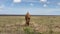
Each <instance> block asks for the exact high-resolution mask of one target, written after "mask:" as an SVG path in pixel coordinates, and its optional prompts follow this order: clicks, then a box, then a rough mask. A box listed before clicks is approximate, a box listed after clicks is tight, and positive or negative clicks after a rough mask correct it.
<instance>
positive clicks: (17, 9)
mask: <svg viewBox="0 0 60 34" xmlns="http://www.w3.org/2000/svg"><path fill="white" fill-rule="evenodd" d="M27 12H29V13H30V14H31V15H60V0H0V14H18V15H24V14H26V13H27Z"/></svg>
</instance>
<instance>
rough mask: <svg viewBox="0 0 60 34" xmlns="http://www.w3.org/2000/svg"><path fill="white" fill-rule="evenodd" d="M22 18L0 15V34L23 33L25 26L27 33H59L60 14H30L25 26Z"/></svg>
mask: <svg viewBox="0 0 60 34" xmlns="http://www.w3.org/2000/svg"><path fill="white" fill-rule="evenodd" d="M24 18H25V17H24V16H0V34H25V31H26V30H27V29H26V27H28V31H29V33H31V32H30V31H32V32H33V33H34V34H37V33H36V32H38V33H39V34H60V16H31V20H30V25H29V26H25V19H24ZM24 29H26V30H24ZM29 29H30V30H29ZM31 34H32V33H31Z"/></svg>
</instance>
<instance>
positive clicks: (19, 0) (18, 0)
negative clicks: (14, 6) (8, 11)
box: [13, 0, 21, 3]
mask: <svg viewBox="0 0 60 34" xmlns="http://www.w3.org/2000/svg"><path fill="white" fill-rule="evenodd" d="M13 2H14V3H19V2H21V0H13Z"/></svg>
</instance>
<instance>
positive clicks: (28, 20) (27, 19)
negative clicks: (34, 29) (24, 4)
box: [25, 12, 30, 26]
mask: <svg viewBox="0 0 60 34" xmlns="http://www.w3.org/2000/svg"><path fill="white" fill-rule="evenodd" d="M25 20H26V25H27V26H29V22H30V14H29V12H27V14H26V15H25Z"/></svg>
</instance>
